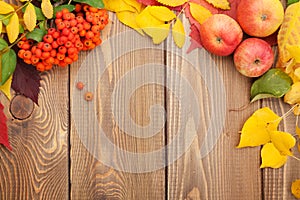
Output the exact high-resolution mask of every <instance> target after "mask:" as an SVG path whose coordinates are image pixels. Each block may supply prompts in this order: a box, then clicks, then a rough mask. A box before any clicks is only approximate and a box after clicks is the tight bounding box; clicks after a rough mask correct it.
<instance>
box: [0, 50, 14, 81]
mask: <svg viewBox="0 0 300 200" xmlns="http://www.w3.org/2000/svg"><path fill="white" fill-rule="evenodd" d="M16 62H17V56H16V53H15V51H14V50H12V49H9V50H8V51H6V52H5V53H4V54H3V55H2V56H1V77H2V78H1V83H0V85H3V84H4V83H5V82H6V81H7V80H8V78H9V77H10V76H11V75H12V74H13V73H14V71H15V68H16Z"/></svg>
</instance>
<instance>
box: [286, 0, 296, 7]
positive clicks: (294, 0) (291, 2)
mask: <svg viewBox="0 0 300 200" xmlns="http://www.w3.org/2000/svg"><path fill="white" fill-rule="evenodd" d="M298 1H299V0H287V5H288V6H289V5H291V4H293V3H297V2H298Z"/></svg>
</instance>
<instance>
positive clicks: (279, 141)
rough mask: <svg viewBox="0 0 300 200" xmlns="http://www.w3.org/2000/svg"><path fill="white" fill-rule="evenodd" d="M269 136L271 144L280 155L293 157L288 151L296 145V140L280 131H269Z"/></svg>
mask: <svg viewBox="0 0 300 200" xmlns="http://www.w3.org/2000/svg"><path fill="white" fill-rule="evenodd" d="M270 136H271V141H272V143H273V144H274V146H275V147H276V149H277V150H278V151H279V152H280V154H281V155H283V156H291V155H293V154H292V152H291V150H290V149H291V148H292V147H294V146H295V145H296V139H295V138H294V137H293V136H292V135H291V134H289V133H286V132H282V131H271V132H270Z"/></svg>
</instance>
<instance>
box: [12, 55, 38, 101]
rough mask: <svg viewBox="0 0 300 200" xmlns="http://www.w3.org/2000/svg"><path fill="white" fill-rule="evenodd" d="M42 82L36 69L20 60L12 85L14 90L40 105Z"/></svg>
mask: <svg viewBox="0 0 300 200" xmlns="http://www.w3.org/2000/svg"><path fill="white" fill-rule="evenodd" d="M40 81H41V77H40V74H39V72H38V71H37V70H36V69H35V67H33V66H32V65H28V64H26V63H24V61H23V60H22V59H20V58H18V62H17V67H16V70H15V72H14V74H13V79H12V84H11V87H12V89H14V90H15V91H16V92H17V93H20V94H22V95H24V96H26V97H28V98H30V99H31V100H32V101H33V102H35V103H36V104H38V95H39V92H40V85H41V83H40Z"/></svg>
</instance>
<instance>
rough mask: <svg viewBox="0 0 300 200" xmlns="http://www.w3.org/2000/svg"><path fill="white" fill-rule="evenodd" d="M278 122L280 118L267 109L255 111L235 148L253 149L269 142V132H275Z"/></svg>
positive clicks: (244, 127)
mask: <svg viewBox="0 0 300 200" xmlns="http://www.w3.org/2000/svg"><path fill="white" fill-rule="evenodd" d="M280 121H281V118H280V117H279V116H278V115H276V114H275V113H274V112H273V111H272V110H271V109H270V108H268V107H264V108H261V109H259V110H257V111H255V112H254V113H253V114H252V116H251V117H249V119H247V121H246V122H245V124H244V126H243V128H242V131H241V139H240V143H239V145H238V146H237V147H238V148H242V147H254V146H260V145H263V144H266V143H267V142H270V141H271V137H270V132H271V131H276V130H277V127H278V124H279V123H280Z"/></svg>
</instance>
